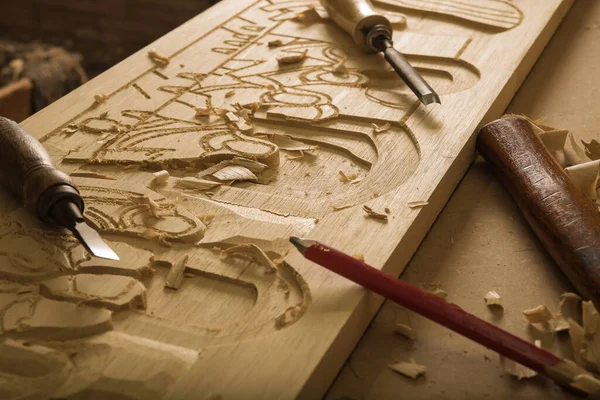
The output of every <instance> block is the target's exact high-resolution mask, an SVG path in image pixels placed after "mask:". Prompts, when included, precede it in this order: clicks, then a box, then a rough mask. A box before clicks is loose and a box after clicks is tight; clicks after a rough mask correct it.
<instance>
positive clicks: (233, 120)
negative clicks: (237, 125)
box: [225, 111, 240, 122]
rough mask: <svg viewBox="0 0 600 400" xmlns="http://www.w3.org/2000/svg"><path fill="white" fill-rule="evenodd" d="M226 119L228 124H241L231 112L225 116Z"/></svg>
mask: <svg viewBox="0 0 600 400" xmlns="http://www.w3.org/2000/svg"><path fill="white" fill-rule="evenodd" d="M225 119H226V120H227V122H239V121H240V118H239V117H238V116H237V115H235V114H234V113H232V112H231V111H230V112H228V113H227V114H225Z"/></svg>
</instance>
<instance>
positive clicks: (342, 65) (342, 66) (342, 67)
mask: <svg viewBox="0 0 600 400" xmlns="http://www.w3.org/2000/svg"><path fill="white" fill-rule="evenodd" d="M347 59H348V58H347V57H344V58H342V59H341V60H339V61H338V62H336V63H335V64H333V66H332V67H331V72H333V73H334V75H341V76H348V68H346V60H347ZM388 125H389V124H388Z"/></svg>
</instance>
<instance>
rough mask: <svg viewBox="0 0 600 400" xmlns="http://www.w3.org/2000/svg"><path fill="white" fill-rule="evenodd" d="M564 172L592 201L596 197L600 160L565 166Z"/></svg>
mask: <svg viewBox="0 0 600 400" xmlns="http://www.w3.org/2000/svg"><path fill="white" fill-rule="evenodd" d="M565 172H566V173H567V175H569V178H571V181H572V182H573V183H574V184H575V186H577V188H579V190H581V191H582V192H583V193H584V194H585V195H586V196H588V197H589V198H590V199H591V200H592V201H596V199H597V198H598V196H597V194H596V186H597V185H598V177H599V176H600V175H599V174H600V160H596V161H589V162H586V163H583V164H578V165H574V166H572V167H567V168H565Z"/></svg>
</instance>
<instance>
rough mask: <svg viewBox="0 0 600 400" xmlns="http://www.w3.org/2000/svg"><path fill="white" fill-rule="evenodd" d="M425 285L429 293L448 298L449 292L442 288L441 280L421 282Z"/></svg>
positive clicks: (444, 298)
mask: <svg viewBox="0 0 600 400" xmlns="http://www.w3.org/2000/svg"><path fill="white" fill-rule="evenodd" d="M421 286H423V290H425V291H426V292H427V293H429V294H432V295H434V296H435V297H439V298H440V299H442V300H448V293H446V291H444V290H442V285H441V283H439V282H432V283H429V282H423V283H421Z"/></svg>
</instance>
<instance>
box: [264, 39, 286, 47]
mask: <svg viewBox="0 0 600 400" xmlns="http://www.w3.org/2000/svg"><path fill="white" fill-rule="evenodd" d="M282 45H283V42H282V41H281V39H275V40H269V42H268V43H267V46H269V47H279V46H282Z"/></svg>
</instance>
